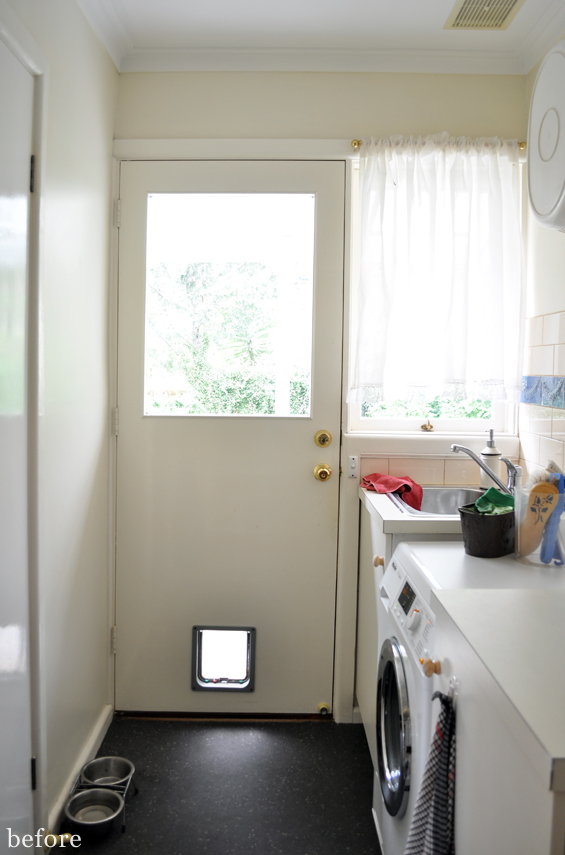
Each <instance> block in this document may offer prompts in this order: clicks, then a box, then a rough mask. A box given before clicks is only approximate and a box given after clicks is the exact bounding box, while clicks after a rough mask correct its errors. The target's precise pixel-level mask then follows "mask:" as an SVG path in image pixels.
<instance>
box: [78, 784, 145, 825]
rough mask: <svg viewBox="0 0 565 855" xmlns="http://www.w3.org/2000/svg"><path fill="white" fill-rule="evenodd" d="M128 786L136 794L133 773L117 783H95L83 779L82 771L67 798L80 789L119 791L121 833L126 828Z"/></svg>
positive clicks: (137, 791)
mask: <svg viewBox="0 0 565 855" xmlns="http://www.w3.org/2000/svg"><path fill="white" fill-rule="evenodd" d="M130 786H133V795H134V796H136V795H137V794H138V793H139V790H138V789H137V787H136V785H135V781H134V780H133V775H130V776H129V777H128V778H127V779H126V780H125V781H122V782H121V783H119V784H97V783H90V782H88V781H85V780H84V779H83V777H82V773H80V772H79V774H78V775H77V777H76V780H75V782H74V784H73V788H72V790H71V792H70V794H69V799H72V797H73V796H74V794H75V793H78V792H81V791H82V790H114V792H117V793H120V795H121V796H122V798H123V800H124V810H123V813H122V834H123V833H124V831H125V830H126V797H127V794H128V792H129V788H130Z"/></svg>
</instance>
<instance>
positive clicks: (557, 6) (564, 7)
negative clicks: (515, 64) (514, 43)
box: [519, 0, 565, 74]
mask: <svg viewBox="0 0 565 855" xmlns="http://www.w3.org/2000/svg"><path fill="white" fill-rule="evenodd" d="M563 37H565V4H564V3H563V0H553V3H552V4H551V6H550V7H549V9H547V10H546V12H545V14H544V15H542V16H541V17H540V19H539V21H538V22H537V24H536V26H535V27H533V28H532V30H531V31H530V32H529V33H528V35H527V36H526V38H525V39H524V41H523V42H522V44H521V45H520V48H519V54H520V56H522V57H523V62H524V73H525V74H528V72H530V71H531V70H532V68H534V66H536V65H537V64H538V62H540V61H541V60H542V59H543V58H544V56H545V55H546V53H547V52H548V51H550V50H551V48H552V47H553V46H554V45H555V44H557V42H558V41H560V40H561V39H562V38H563Z"/></svg>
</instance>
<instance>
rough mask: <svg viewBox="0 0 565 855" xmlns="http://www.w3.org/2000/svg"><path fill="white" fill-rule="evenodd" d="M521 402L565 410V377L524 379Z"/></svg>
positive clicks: (528, 377)
mask: <svg viewBox="0 0 565 855" xmlns="http://www.w3.org/2000/svg"><path fill="white" fill-rule="evenodd" d="M520 401H521V402H522V403H523V404H539V405H541V406H542V407H555V408H556V409H559V410H565V377H546V376H544V377H532V376H527V377H522V397H521V398H520Z"/></svg>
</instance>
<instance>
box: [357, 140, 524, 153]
mask: <svg viewBox="0 0 565 855" xmlns="http://www.w3.org/2000/svg"><path fill="white" fill-rule="evenodd" d="M362 143H363V140H351V146H352V148H353V149H355V151H359V149H360V148H361V145H362ZM527 147H528V143H527V142H519V143H518V148H519V149H520V151H526V149H527Z"/></svg>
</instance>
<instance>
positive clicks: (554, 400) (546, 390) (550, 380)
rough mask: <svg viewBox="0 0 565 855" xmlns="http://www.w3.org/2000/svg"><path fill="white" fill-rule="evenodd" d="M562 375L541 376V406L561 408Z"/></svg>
mask: <svg viewBox="0 0 565 855" xmlns="http://www.w3.org/2000/svg"><path fill="white" fill-rule="evenodd" d="M563 383H564V379H563V377H542V378H541V404H542V407H558V408H559V409H561V410H562V409H563Z"/></svg>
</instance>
